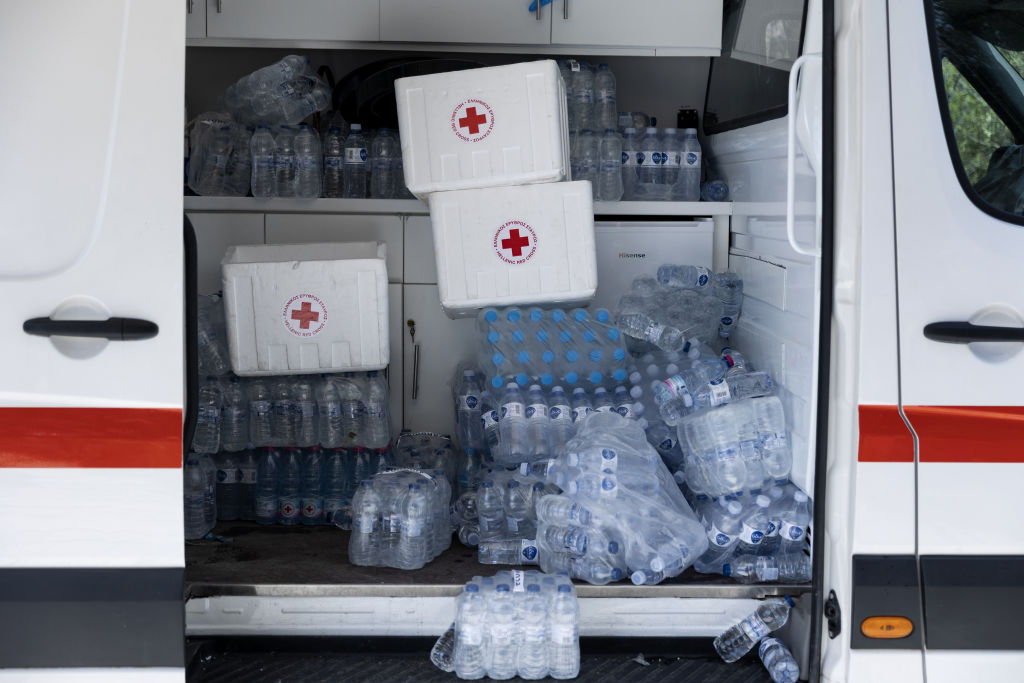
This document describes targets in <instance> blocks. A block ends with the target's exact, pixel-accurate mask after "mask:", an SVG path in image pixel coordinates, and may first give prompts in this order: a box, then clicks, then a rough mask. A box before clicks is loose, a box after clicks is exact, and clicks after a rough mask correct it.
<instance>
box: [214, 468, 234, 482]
mask: <svg viewBox="0 0 1024 683" xmlns="http://www.w3.org/2000/svg"><path fill="white" fill-rule="evenodd" d="M237 473H238V470H235V469H233V468H231V469H226V470H222V469H218V470H217V483H218V484H236V483H238V474H237Z"/></svg>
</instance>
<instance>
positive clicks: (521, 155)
mask: <svg viewBox="0 0 1024 683" xmlns="http://www.w3.org/2000/svg"><path fill="white" fill-rule="evenodd" d="M395 95H396V99H397V102H398V125H399V128H400V130H401V134H402V135H401V137H402V159H403V162H404V165H405V184H406V186H408V188H409V190H410V191H411V192H412V193H413V194H414V195H416V196H417V197H420V198H421V199H423V198H425V197H426V195H428V194H430V193H432V192H445V191H450V190H463V189H470V188H479V187H496V186H500V185H523V184H527V183H545V182H556V181H559V180H565V179H567V178H568V177H569V137H568V132H567V131H568V122H567V121H568V119H567V113H566V108H565V86H564V85H563V84H562V78H561V76H560V75H559V73H558V66H557V65H556V64H555V62H554V61H552V60H550V59H548V60H542V61H535V62H523V63H520V64H510V65H508V66H494V67H487V68H483V69H467V70H465V71H451V72H446V73H440V74H433V75H430V76H413V77H409V78H399V79H397V80H396V81H395Z"/></svg>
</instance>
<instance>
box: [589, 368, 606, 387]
mask: <svg viewBox="0 0 1024 683" xmlns="http://www.w3.org/2000/svg"><path fill="white" fill-rule="evenodd" d="M603 379H604V375H602V374H601V373H600V372H598V371H597V370H595V371H594V372H592V373H590V381H591V382H592V383H594V384H600V383H601V380H603Z"/></svg>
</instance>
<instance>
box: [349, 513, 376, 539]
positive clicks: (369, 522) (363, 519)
mask: <svg viewBox="0 0 1024 683" xmlns="http://www.w3.org/2000/svg"><path fill="white" fill-rule="evenodd" d="M352 526H353V527H355V530H356V533H360V534H372V533H374V532H376V531H377V515H371V514H367V513H365V512H364V513H362V514H360V515H358V516H357V517H356V519H355V522H354V524H353V525H352Z"/></svg>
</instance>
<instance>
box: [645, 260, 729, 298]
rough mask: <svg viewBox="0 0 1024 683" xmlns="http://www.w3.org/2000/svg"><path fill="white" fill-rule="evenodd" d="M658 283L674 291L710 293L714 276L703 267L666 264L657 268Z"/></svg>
mask: <svg viewBox="0 0 1024 683" xmlns="http://www.w3.org/2000/svg"><path fill="white" fill-rule="evenodd" d="M657 278H658V283H659V284H662V285H664V286H666V287H672V288H674V289H692V290H695V291H698V292H707V291H711V289H712V287H713V280H714V278H715V275H714V274H713V273H712V272H711V270H710V269H709V268H705V267H704V266H687V265H673V264H671V263H666V264H665V265H663V266H660V267H659V268H658V274H657Z"/></svg>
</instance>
